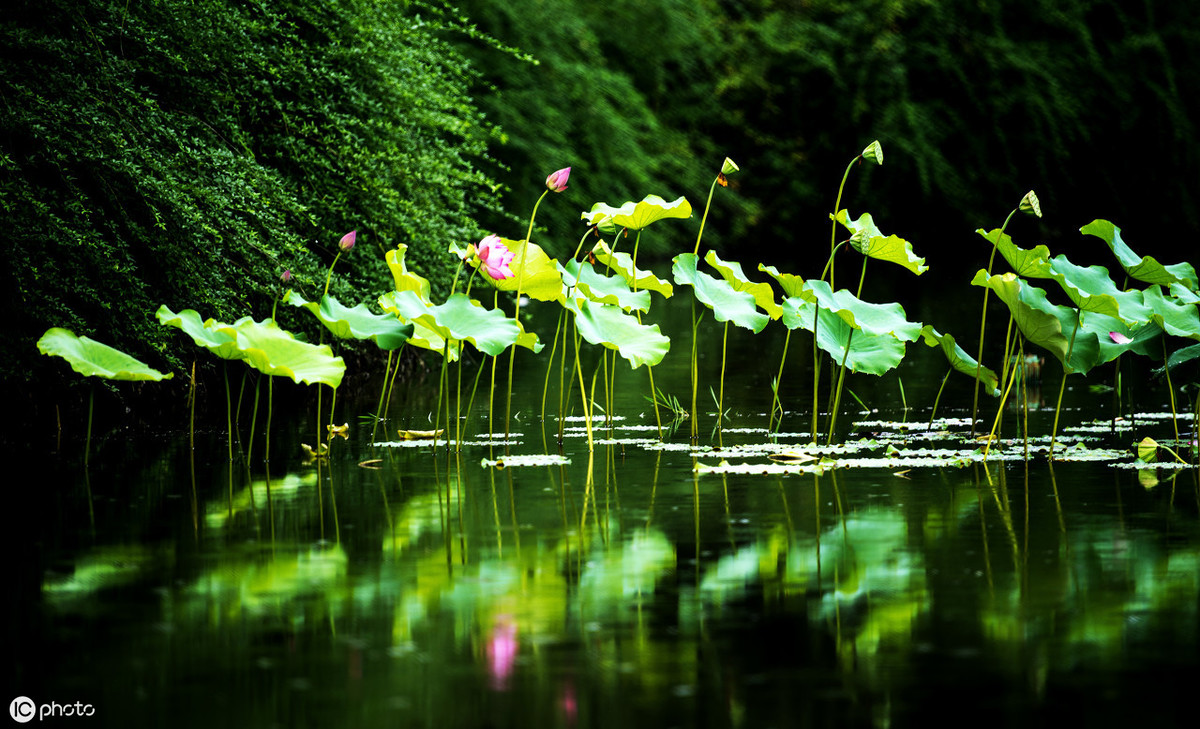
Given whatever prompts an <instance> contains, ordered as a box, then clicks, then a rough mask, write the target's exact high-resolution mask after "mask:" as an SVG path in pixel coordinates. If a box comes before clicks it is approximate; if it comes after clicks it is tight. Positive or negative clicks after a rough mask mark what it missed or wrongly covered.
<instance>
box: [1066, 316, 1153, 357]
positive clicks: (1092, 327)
mask: <svg viewBox="0 0 1200 729" xmlns="http://www.w3.org/2000/svg"><path fill="white" fill-rule="evenodd" d="M1079 331H1080V332H1085V331H1086V332H1089V333H1091V334H1092V335H1094V336H1095V337H1096V342H1097V344H1098V346H1099V348H1100V350H1099V355H1098V358H1097V360H1096V364H1104V363H1106V362H1112V361H1113V360H1114V359H1116V358H1117V357H1119V356H1120V355H1122V354H1124V353H1125V352H1134V353H1136V354H1140V355H1143V356H1146V357H1152V358H1154V359H1162V346H1161V345H1158V346H1153V347H1152V346H1150V343H1151V342H1156V341H1158V339H1159V338H1160V337H1161V336H1162V333H1163V330H1162V329H1161V328H1160V327H1159V326H1158V325H1157V324H1155V323H1154V322H1146V323H1145V324H1139V325H1137V326H1136V327H1131V326H1129V325H1127V324H1126V323H1125V322H1123V321H1121V320H1120V319H1117V318H1116V317H1112V316H1105V315H1104V314H1087V315H1086V316H1084V317H1083V318H1082V319H1081V320H1080V322H1079ZM1114 332H1115V333H1117V334H1120V335H1122V336H1124V337H1125V340H1126V341H1124V342H1117V341H1115V340H1114V339H1113V337H1112V334H1113V333H1114Z"/></svg>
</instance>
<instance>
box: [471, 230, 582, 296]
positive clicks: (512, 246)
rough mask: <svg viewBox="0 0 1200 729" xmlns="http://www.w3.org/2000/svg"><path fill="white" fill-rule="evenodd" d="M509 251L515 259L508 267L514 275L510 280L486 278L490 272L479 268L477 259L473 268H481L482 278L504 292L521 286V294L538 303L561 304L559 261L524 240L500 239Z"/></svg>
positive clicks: (534, 244)
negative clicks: (559, 301)
mask: <svg viewBox="0 0 1200 729" xmlns="http://www.w3.org/2000/svg"><path fill="white" fill-rule="evenodd" d="M500 242H502V243H503V244H504V245H505V246H507V247H508V250H510V251H512V254H513V259H512V263H510V264H509V268H511V269H512V272H513V275H512V277H511V278H502V279H494V278H492V277H491V276H489V275H488V274H487V269H486V268H484V267H482V266H479V261H478V259H476V260H473V261H471V265H473V266H476V267H478V269H479V275H480V276H481V277H483V278H484V279H485V280H486V281H488V282H489V283H490V284H491V285H493V286H495V287H496V288H497V289H499V290H501V291H514V292H515V291H516V290H517V287H518V286H519V287H520V289H521V294H523V295H524V296H528V297H529V298H531V299H537V300H538V301H558V297H559V296H560V295H561V294H562V276H561V275H560V274H559V272H558V261H556V260H554V259H553V258H551V257H550V256H548V255H546V252H545V251H544V250H542V249H541V247H540V246H538V244H536V243H530V242H528V241H523V240H509V239H507V238H501V239H500Z"/></svg>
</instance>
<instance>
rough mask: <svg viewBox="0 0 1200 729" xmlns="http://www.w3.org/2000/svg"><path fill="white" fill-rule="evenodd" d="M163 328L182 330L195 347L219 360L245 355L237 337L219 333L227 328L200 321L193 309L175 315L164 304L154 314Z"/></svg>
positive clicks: (223, 325) (238, 357)
mask: <svg viewBox="0 0 1200 729" xmlns="http://www.w3.org/2000/svg"><path fill="white" fill-rule="evenodd" d="M155 316H157V317H158V322H159V323H160V324H162V325H163V326H169V327H176V328H179V329H182V330H183V332H184V333H185V334H187V335H188V336H189V337H191V338H192V341H194V342H195V343H196V346H199V347H204V348H205V349H207V350H208V351H210V352H212V353H213V354H215V355H217V356H218V357H220V358H221V359H244V358H245V353H244V352H242V350H241V348H239V347H238V343H237V337H235V336H233V335H232V334H227V333H224V332H222V331H221V327H226V326H228V325H227V324H222V323H221V322H218V321H215V320H213V319H208V320H206V321H203V322H202V321H200V314H198V313H196V311H195V310H193V309H184V310H183V311H181V312H179V313H178V314H176V313H175V312H173V311H171V310H170V309H169V308H167V306H166V305H165V304H164V305H162V306H160V307H158V312H157V313H156V314H155Z"/></svg>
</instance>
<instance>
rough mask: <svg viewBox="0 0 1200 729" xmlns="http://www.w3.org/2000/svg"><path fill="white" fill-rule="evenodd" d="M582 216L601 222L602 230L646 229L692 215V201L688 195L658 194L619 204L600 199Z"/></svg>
mask: <svg viewBox="0 0 1200 729" xmlns="http://www.w3.org/2000/svg"><path fill="white" fill-rule="evenodd" d="M579 217H580V218H581V219H582V220H586V221H587V222H588V224H589V225H595V226H597V227H598V228H599V229H600V232H602V233H605V234H607V235H611V234H613V233H615V232H617V231H618V230H620V229H621V228H628V229H629V230H642V229H643V228H645V227H647V226H649V225H650V224H651V223H655V222H658V221H659V220H662V219H664V218H690V217H692V205H691V203H689V202H688V201H687V198H684V197H680V198H677V199H675V200H674V201H672V202H667V201H666V200H664V199H662V198H661V197H659V196H658V195H647V196H646V197H645V198H643V199H642V201H641V202H639V203H635V202H633V201H630V202H627V203H625V204H624V205H622V206H621V207H619V208H614V207H612V206H611V205H609V204H607V203H596V204H595V205H593V206H592V209H591V210H590V211H589V212H586V213H583V214H581V215H580V216H579Z"/></svg>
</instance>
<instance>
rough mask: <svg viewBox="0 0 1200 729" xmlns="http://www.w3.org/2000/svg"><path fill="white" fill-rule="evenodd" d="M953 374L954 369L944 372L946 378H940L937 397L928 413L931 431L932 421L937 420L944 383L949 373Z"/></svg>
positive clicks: (948, 377) (947, 379) (948, 378)
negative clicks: (940, 382)
mask: <svg viewBox="0 0 1200 729" xmlns="http://www.w3.org/2000/svg"><path fill="white" fill-rule="evenodd" d="M951 372H954V368H953V367H951V368H950V369H948V370H946V376H945V377H943V378H942V385H941V387H939V388H938V391H937V397H935V398H933V411H932V412H930V413H929V429H930V430H933V421H934V420H935V419H936V418H937V409H938V403H939V402H941V400H942V390H945V389H946V382H948V381H949V380H950V373H951Z"/></svg>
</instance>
